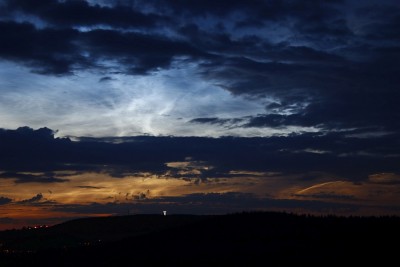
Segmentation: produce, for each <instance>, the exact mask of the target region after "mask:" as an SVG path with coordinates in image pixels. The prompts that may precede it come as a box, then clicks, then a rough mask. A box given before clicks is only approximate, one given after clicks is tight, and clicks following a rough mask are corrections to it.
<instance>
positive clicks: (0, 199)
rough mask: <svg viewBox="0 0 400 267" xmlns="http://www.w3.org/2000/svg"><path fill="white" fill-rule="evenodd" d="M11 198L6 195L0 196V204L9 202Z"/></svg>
mask: <svg viewBox="0 0 400 267" xmlns="http://www.w3.org/2000/svg"><path fill="white" fill-rule="evenodd" d="M11 201H12V199H11V198H8V197H0V205H5V204H8V203H11Z"/></svg>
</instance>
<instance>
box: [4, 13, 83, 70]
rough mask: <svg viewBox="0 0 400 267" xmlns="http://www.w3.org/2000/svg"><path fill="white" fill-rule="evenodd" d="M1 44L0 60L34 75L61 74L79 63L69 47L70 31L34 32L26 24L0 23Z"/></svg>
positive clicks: (78, 58) (74, 52)
mask: <svg viewBox="0 0 400 267" xmlns="http://www.w3.org/2000/svg"><path fill="white" fill-rule="evenodd" d="M0 32H1V33H2V39H3V41H2V42H1V44H0V57H1V58H3V59H6V60H11V61H17V62H21V63H24V64H26V65H28V66H31V67H32V70H33V71H34V72H39V73H43V74H45V73H52V74H65V73H69V72H70V71H71V68H72V66H73V65H74V64H76V63H83V62H84V59H83V58H82V57H81V56H80V55H79V53H78V48H77V47H76V45H75V44H73V42H72V41H73V39H74V36H76V35H77V32H76V31H74V30H72V29H50V28H46V29H41V30H38V29H36V28H35V27H34V26H33V25H32V24H29V23H15V22H7V21H0Z"/></svg>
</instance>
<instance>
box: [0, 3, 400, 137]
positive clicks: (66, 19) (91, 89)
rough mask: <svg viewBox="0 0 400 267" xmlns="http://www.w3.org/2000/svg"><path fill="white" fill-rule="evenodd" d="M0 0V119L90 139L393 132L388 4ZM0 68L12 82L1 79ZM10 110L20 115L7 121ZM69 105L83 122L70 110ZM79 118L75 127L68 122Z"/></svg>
mask: <svg viewBox="0 0 400 267" xmlns="http://www.w3.org/2000/svg"><path fill="white" fill-rule="evenodd" d="M1 5H2V6H1V10H2V12H1V13H0V18H1V19H0V28H1V32H2V36H3V37H2V39H3V40H4V41H3V42H2V43H1V44H0V57H1V58H2V59H3V60H5V62H3V63H2V65H1V68H2V72H1V73H2V76H3V77H2V80H4V81H3V85H2V88H1V90H2V91H4V92H3V94H2V95H3V97H2V98H3V99H1V102H2V103H4V104H7V103H10V102H13V104H14V106H8V107H7V109H5V110H2V113H3V114H4V115H3V116H4V117H5V120H3V121H4V122H3V127H12V128H14V127H17V126H23V125H31V126H34V127H39V126H43V123H44V124H45V125H46V126H50V127H52V128H58V129H60V131H61V133H62V134H77V135H95V136H104V135H126V134H128V135H135V134H137V133H149V134H156V135H157V134H163V135H202V136H210V135H211V136H221V135H241V136H254V135H257V136H269V135H271V134H287V133H290V132H299V131H315V130H321V131H332V130H338V129H354V128H357V129H365V131H375V132H391V131H397V130H398V128H399V125H398V121H399V108H398V105H397V103H396V99H398V98H399V95H398V94H399V92H398V90H397V84H399V82H400V81H399V77H398V75H396V73H398V71H399V68H400V66H399V63H398V62H399V39H398V35H399V34H398V29H399V28H400V27H399V19H398V17H399V14H400V7H399V5H398V4H397V3H396V2H394V1H368V2H363V3H362V4H361V3H358V2H355V1H312V2H309V1H268V0H265V1H261V0H260V1H253V2H252V3H245V2H243V1H229V2H225V1H217V2H214V1H190V2H189V3H188V2H186V1H160V2H158V3H157V5H156V4H154V3H149V2H147V1H130V2H124V1H116V2H113V1H105V2H104V1H79V2H76V1H56V0H49V1H42V2H41V3H40V4H37V3H36V2H35V1H27V0H24V1H2V4H1ZM6 62H8V63H6ZM11 62H12V63H11ZM10 64H11V65H10ZM13 64H16V65H13ZM16 66H23V67H18V69H17V68H16ZM29 71H30V72H33V73H36V74H29V73H28V72H29ZM9 74H14V75H17V76H19V77H21V78H22V79H24V80H25V81H26V82H25V83H21V82H19V83H15V84H14V82H12V81H11V80H10V78H9V76H8V75H9ZM37 74H39V75H37ZM54 77H57V78H54ZM74 77H79V79H76V78H74ZM41 79H44V80H45V81H47V82H45V83H46V85H45V86H46V87H47V88H43V87H41V84H38V82H37V81H38V80H41ZM10 85H12V86H10ZM12 87H14V88H12ZM15 87H16V88H15ZM76 87H78V88H79V89H78V90H74V89H73V88H76ZM15 89H17V90H16V91H17V92H15ZM22 91H27V92H28V95H29V97H32V96H37V98H36V99H35V103H36V106H35V105H33V104H31V105H29V103H25V104H24V102H26V98H25V97H24V94H23V92H22ZM12 92H14V93H12ZM223 92H225V93H223ZM157 95H158V96H159V97H158V98H157V97H155V96H157ZM39 96H40V97H39ZM174 96H177V97H174ZM65 97H66V98H67V99H68V100H70V101H71V103H70V104H69V105H68V104H66V103H63V99H65ZM40 99H41V100H40ZM94 99H98V101H94ZM45 100H48V101H45ZM129 100H130V101H129ZM52 103H56V104H60V105H63V104H64V105H65V108H64V109H62V108H58V109H56V108H55V107H54V105H52ZM251 103H253V104H251ZM15 104H17V107H18V108H17V107H15ZM142 105H145V106H151V109H150V111H147V112H143V109H142V108H141V107H142ZM21 106H22V107H21ZM13 107H14V108H13ZM158 107H159V108H158ZM189 107H190V108H189ZM233 107H235V108H236V109H239V110H238V111H237V112H234V110H235V108H233ZM41 109H43V110H46V111H49V110H51V112H50V113H52V112H56V113H58V116H59V117H61V118H62V119H63V121H68V123H60V122H57V121H56V119H55V118H51V117H49V116H46V115H45V114H43V112H40V111H41ZM21 110H24V112H31V113H32V115H33V118H30V119H28V118H25V119H23V118H21V116H19V114H18V113H19V112H20V111H21ZM81 113H86V114H87V116H88V117H89V118H90V120H89V121H82V119H79V117H78V116H77V115H76V114H81ZM146 113H147V114H148V116H147V117H146V116H145V114H146ZM95 114H101V115H99V116H100V117H101V118H100V119H99V120H98V121H96V119H95V118H94V117H95ZM162 116H164V117H162ZM166 116H168V117H167V118H166ZM132 117H140V118H141V119H136V120H135V119H129V118H132ZM215 118H217V119H219V121H220V122H223V123H215V122H216V121H215V120H211V119H215ZM107 120H108V121H109V123H100V121H107ZM40 121H42V125H39V124H40ZM93 121H95V122H94V123H93ZM193 121H195V122H196V123H195V124H193V123H191V122H193ZM91 122H92V123H93V124H94V125H99V127H98V129H97V130H94V129H93V127H91ZM199 123H203V124H204V126H203V127H202V128H203V129H204V132H199V129H202V128H201V127H200V126H199ZM82 124H85V125H88V126H87V127H83V128H82V129H83V130H78V129H77V128H78V125H82ZM168 125H173V127H168ZM68 126H70V127H68ZM106 129H111V130H106ZM174 129H175V130H174Z"/></svg>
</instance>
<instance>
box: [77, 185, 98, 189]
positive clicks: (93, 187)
mask: <svg viewBox="0 0 400 267" xmlns="http://www.w3.org/2000/svg"><path fill="white" fill-rule="evenodd" d="M77 187H78V188H83V189H103V188H105V187H103V186H91V185H79V186H77Z"/></svg>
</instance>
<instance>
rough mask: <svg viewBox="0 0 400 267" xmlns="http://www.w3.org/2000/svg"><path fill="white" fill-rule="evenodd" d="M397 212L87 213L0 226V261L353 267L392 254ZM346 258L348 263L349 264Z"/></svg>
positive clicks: (398, 233) (398, 232) (399, 232)
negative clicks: (44, 223)
mask: <svg viewBox="0 0 400 267" xmlns="http://www.w3.org/2000/svg"><path fill="white" fill-rule="evenodd" d="M399 238H400V218H398V217H379V218H378V217H349V218H345V217H336V216H325V217H316V216H305V215H303V216H300V215H293V214H286V213H273V212H254V213H241V214H230V215H219V216H194V215H169V216H162V215H133V216H119V217H106V218H87V219H79V220H73V221H69V222H66V223H63V224H59V225H55V226H53V227H50V228H43V229H37V230H27V229H25V230H14V231H3V232H0V243H1V244H2V246H1V250H2V253H1V255H0V266H339V265H346V266H351V265H355V266H360V265H362V264H367V263H368V264H369V265H370V264H371V263H375V264H380V265H382V264H388V263H389V262H391V261H393V260H396V259H397V257H396V255H397V254H396V253H397V245H392V244H397V242H398V240H399ZM349 264H350V265H349Z"/></svg>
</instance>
